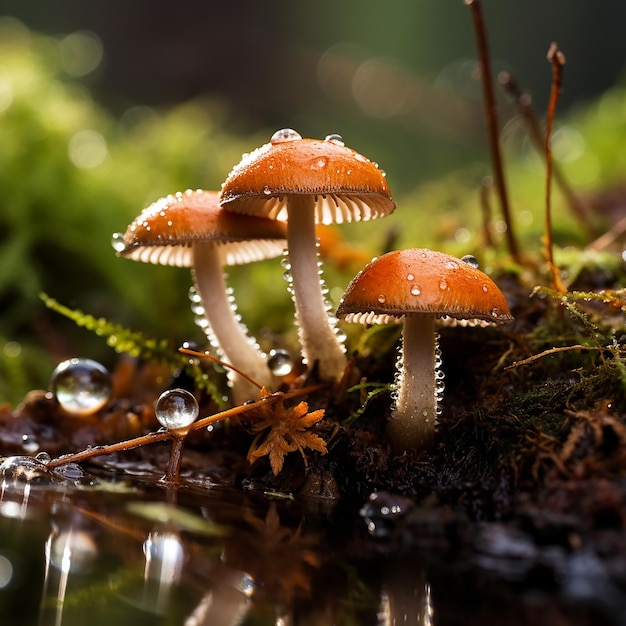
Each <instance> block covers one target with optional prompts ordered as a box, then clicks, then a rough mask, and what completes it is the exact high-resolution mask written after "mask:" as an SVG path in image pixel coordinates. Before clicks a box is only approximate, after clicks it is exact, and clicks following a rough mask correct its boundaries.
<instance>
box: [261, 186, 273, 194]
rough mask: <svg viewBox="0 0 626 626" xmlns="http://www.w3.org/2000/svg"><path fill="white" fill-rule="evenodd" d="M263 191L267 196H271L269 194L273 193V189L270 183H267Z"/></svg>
mask: <svg viewBox="0 0 626 626" xmlns="http://www.w3.org/2000/svg"><path fill="white" fill-rule="evenodd" d="M263 193H264V194H265V195H266V196H269V195H270V194H271V193H272V190H271V189H270V188H269V186H268V185H265V187H263Z"/></svg>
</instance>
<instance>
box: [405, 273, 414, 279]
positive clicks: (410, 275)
mask: <svg viewBox="0 0 626 626" xmlns="http://www.w3.org/2000/svg"><path fill="white" fill-rule="evenodd" d="M406 279H407V280H415V274H407V275H406Z"/></svg>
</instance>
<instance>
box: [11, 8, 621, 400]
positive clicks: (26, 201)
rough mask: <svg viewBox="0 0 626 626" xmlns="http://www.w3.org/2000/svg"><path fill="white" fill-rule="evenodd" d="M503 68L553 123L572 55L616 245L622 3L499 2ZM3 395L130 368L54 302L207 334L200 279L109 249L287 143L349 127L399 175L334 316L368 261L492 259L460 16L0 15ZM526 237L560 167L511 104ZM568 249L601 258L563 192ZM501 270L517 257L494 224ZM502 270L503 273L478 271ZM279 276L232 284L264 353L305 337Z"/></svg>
mask: <svg viewBox="0 0 626 626" xmlns="http://www.w3.org/2000/svg"><path fill="white" fill-rule="evenodd" d="M483 9H484V13H485V18H486V21H487V27H488V31H489V38H490V43H491V52H492V57H493V65H494V71H496V72H498V71H500V70H503V69H506V70H508V71H511V72H512V73H513V74H514V75H515V76H516V78H517V79H518V81H519V82H520V84H521V85H522V86H524V87H525V88H528V89H529V90H530V92H531V93H532V94H533V96H534V100H535V103H536V108H537V112H538V115H539V116H540V117H541V116H542V114H543V111H544V110H545V107H546V102H547V97H548V93H549V88H550V66H549V64H548V63H547V62H546V59H545V55H546V51H547V49H548V46H549V44H550V42H551V41H553V40H556V41H558V43H559V45H560V47H561V48H562V49H563V50H564V52H565V54H566V56H567V65H566V67H565V89H564V91H563V93H562V96H561V101H560V103H559V119H558V120H557V123H556V133H555V139H554V150H555V157H556V158H557V160H558V162H559V163H560V165H561V166H562V167H563V168H564V171H565V172H566V173H567V176H568V178H569V179H570V180H571V181H572V184H573V186H574V187H575V188H576V189H577V190H578V192H579V193H580V194H581V195H582V196H583V197H584V198H585V200H586V201H587V202H588V204H589V205H590V206H591V208H592V210H593V211H594V214H593V220H594V222H595V223H596V224H597V227H598V228H599V229H600V230H601V229H605V228H609V227H610V226H611V224H614V223H615V222H617V221H618V220H619V218H620V217H622V216H623V215H624V214H625V213H626V211H625V209H624V195H625V194H624V193H623V191H622V189H623V188H622V182H623V179H624V172H625V171H626V164H625V162H624V161H625V160H626V156H624V152H625V151H624V150H623V145H624V139H625V134H626V97H625V95H624V91H623V88H622V86H621V85H622V82H623V81H622V78H623V76H622V73H623V69H624V62H625V60H626V49H624V46H623V39H624V29H625V28H626V26H625V25H626V5H625V4H624V3H623V2H620V1H618V0H615V1H609V0H604V1H603V2H602V1H601V2H597V3H594V4H593V7H592V6H591V5H590V3H584V2H568V1H565V0H553V1H552V2H550V3H544V2H540V1H539V0H532V1H529V2H524V3H521V2H515V1H513V0H506V1H505V0H491V1H489V0H484V1H483ZM0 15H5V16H6V17H3V18H2V19H0V401H7V402H10V403H13V404H14V403H16V402H18V401H19V400H20V399H21V397H22V396H23V395H24V393H25V392H26V391H27V390H28V389H30V388H32V387H33V386H43V387H45V386H46V384H47V378H48V376H49V373H50V371H51V370H52V368H53V367H54V365H55V364H56V362H57V361H58V360H59V359H62V358H67V357H69V356H88V357H92V358H97V359H99V360H101V361H102V362H104V363H105V364H110V363H112V362H113V360H114V354H113V353H112V350H111V349H110V348H107V346H106V345H103V342H102V341H101V340H99V339H98V338H97V337H92V336H91V335H90V334H89V333H88V332H87V331H84V330H82V329H79V328H76V327H74V326H73V324H72V323H71V322H67V321H65V320H63V319H61V318H60V317H59V316H58V315H56V314H54V313H51V312H49V311H47V310H46V309H45V308H44V307H43V305H42V304H41V302H40V300H39V293H40V292H42V291H45V292H46V293H48V294H49V295H50V296H52V297H54V298H56V299H58V300H59V301H61V302H62V303H63V304H66V305H69V306H72V307H77V308H80V309H82V310H84V311H86V312H88V313H90V314H92V315H96V316H104V317H107V318H108V319H111V320H112V321H117V322H120V323H123V324H126V325H128V326H129V327H132V328H134V329H138V330H143V331H144V332H146V333H147V334H149V335H155V336H158V337H166V338H170V339H171V340H172V342H173V344H174V345H175V344H177V343H179V342H181V341H182V340H185V339H195V340H200V339H201V335H200V331H199V330H198V329H197V328H196V327H195V326H194V324H193V316H192V315H191V313H190V312H189V302H188V299H187V290H188V288H189V285H190V279H189V272H188V271H187V270H185V269H176V268H167V267H165V268H164V267H152V266H150V267H148V266H144V265H142V264H138V263H133V262H130V261H127V260H123V259H118V258H116V257H115V255H114V253H113V250H112V248H111V245H110V241H111V235H112V234H113V233H114V232H116V231H123V230H124V229H125V228H126V226H127V224H128V223H129V222H130V221H132V219H133V218H134V217H135V216H136V215H137V214H138V213H139V212H140V211H141V210H142V208H144V207H145V206H147V205H148V204H149V203H151V202H152V201H154V200H156V199H157V198H159V197H160V196H163V195H165V194H168V193H171V192H174V191H178V190H183V189H186V188H206V189H218V188H219V185H220V183H221V181H222V180H223V179H224V178H225V176H226V175H227V174H228V172H229V170H230V168H231V167H232V165H233V164H235V163H236V162H237V161H238V160H239V158H240V156H241V154H242V153H243V152H246V151H249V150H251V149H253V148H255V147H257V146H258V145H260V144H262V143H265V142H266V141H267V140H268V139H269V137H270V136H271V134H272V133H273V132H274V131H275V130H277V129H278V128H283V127H293V128H295V129H296V130H298V131H299V132H300V133H301V134H302V135H304V136H311V137H324V136H325V135H327V134H330V133H340V134H341V135H342V136H343V137H344V139H345V141H346V143H347V145H349V146H350V147H352V148H355V149H356V150H358V151H360V152H362V153H363V154H365V155H366V156H368V157H370V158H371V159H372V160H375V161H377V162H378V163H379V164H380V166H381V167H382V168H383V169H384V170H385V171H386V172H387V176H388V180H389V183H390V187H391V189H392V192H393V194H394V197H395V198H396V200H397V202H398V206H399V208H398V210H397V211H396V213H395V214H394V215H393V216H391V217H389V218H386V219H385V220H384V222H381V223H380V224H379V225H371V224H367V223H363V224H356V225H345V226H342V227H341V228H340V229H339V230H340V232H341V235H342V236H343V237H345V239H346V240H347V243H346V244H345V247H346V257H345V258H347V259H348V260H347V261H345V259H344V261H342V262H339V261H338V260H337V258H333V256H332V255H331V258H330V259H328V262H327V264H326V277H327V282H328V284H329V286H330V287H331V297H332V299H333V300H334V301H336V300H337V299H338V298H339V296H340V295H341V293H342V291H343V288H345V286H346V284H347V282H348V281H349V279H350V277H351V276H352V275H353V274H354V272H355V271H356V270H357V269H358V267H359V264H360V263H361V262H362V261H361V260H362V258H366V257H367V256H368V255H370V254H371V255H373V254H377V253H379V252H381V251H382V250H383V248H384V247H385V246H387V245H390V243H391V245H393V247H407V246H422V245H429V246H436V247H439V248H440V249H444V250H446V251H448V252H451V253H453V254H459V255H461V254H465V253H468V252H473V253H475V254H477V255H479V256H480V255H485V254H486V253H485V250H484V241H483V239H482V234H481V230H480V220H481V214H480V202H479V193H478V188H479V185H480V182H481V180H482V178H483V177H484V176H485V174H487V173H489V171H490V170H489V155H488V152H487V149H486V139H485V133H484V122H483V117H484V113H483V109H482V102H481V87H480V83H479V82H478V81H477V79H476V63H475V56H476V55H475V43H474V39H473V31H472V25H471V19H470V14H469V10H468V8H467V7H466V6H464V4H463V2H462V0H412V1H397V2H391V3H388V4H387V5H384V6H383V5H382V4H381V3H380V2H372V1H370V0H358V1H357V0H351V1H348V2H346V1H344V2H341V3H337V2H332V3H331V2H329V1H319V2H316V3H306V2H302V3H294V2H286V1H281V2H266V3H259V2H252V1H251V0H248V1H246V2H240V3H209V2H200V1H197V2H191V1H182V2H177V3H176V4H175V5H172V4H171V3H165V2H161V1H149V0H137V1H134V2H122V1H121V0H110V1H108V2H84V0H83V1H82V2H78V1H73V0H64V1H61V2H55V3H46V2H43V1H38V2H29V3H23V2H19V1H17V0H15V1H10V0H2V1H0ZM499 99H500V107H501V110H500V113H501V124H502V128H503V130H502V140H503V145H504V147H505V152H506V156H507V177H508V179H509V184H510V188H511V200H512V205H513V208H514V211H515V221H516V223H517V225H518V228H519V229H520V230H521V232H522V236H523V240H524V245H525V246H526V248H527V249H528V251H529V252H530V253H531V254H539V250H540V242H539V238H540V236H541V234H542V232H543V231H542V229H543V222H542V219H543V217H542V212H543V195H544V191H543V190H544V186H545V183H544V179H543V166H542V161H541V158H540V157H539V156H537V155H536V153H535V151H534V150H533V148H532V146H531V142H530V141H529V139H528V136H527V133H526V132H525V128H524V125H523V123H521V121H520V119H519V117H518V116H517V114H516V111H515V107H514V106H513V105H512V103H511V102H509V101H508V99H507V98H506V97H505V96H504V94H499ZM555 223H556V224H555V229H556V238H557V243H558V244H559V245H560V246H562V247H566V246H569V245H575V246H578V247H581V246H582V245H584V244H585V243H587V242H588V239H586V238H585V235H584V234H583V233H582V232H581V230H580V227H579V225H578V224H577V223H576V221H575V220H573V219H572V217H571V214H570V213H569V212H568V211H567V210H566V208H565V207H564V204H563V202H562V198H561V197H560V196H559V195H558V193H555ZM493 226H494V237H495V240H496V246H495V252H494V254H496V255H497V254H498V253H503V252H504V248H503V245H502V242H501V238H502V233H501V231H502V223H501V221H500V222H498V221H497V215H496V216H495V217H494V224H493ZM481 260H483V261H484V262H492V261H493V257H489V256H487V257H486V258H484V259H481ZM280 272H282V270H281V269H280V266H279V265H278V264H277V262H266V263H263V264H260V266H259V267H254V268H237V269H233V270H232V271H231V272H230V275H231V281H232V284H233V285H234V287H235V290H236V297H237V301H238V303H239V308H240V311H241V313H242V314H243V316H244V319H245V321H246V322H247V323H248V325H249V327H250V328H251V330H252V332H253V333H254V334H255V335H258V336H260V337H261V338H262V339H263V341H265V342H266V344H267V346H269V345H272V342H280V339H277V337H278V336H282V335H286V336H287V338H288V339H287V341H289V337H290V335H292V322H291V316H292V307H291V303H290V301H289V298H288V296H287V294H286V290H285V284H284V283H283V281H282V280H276V277H277V275H280Z"/></svg>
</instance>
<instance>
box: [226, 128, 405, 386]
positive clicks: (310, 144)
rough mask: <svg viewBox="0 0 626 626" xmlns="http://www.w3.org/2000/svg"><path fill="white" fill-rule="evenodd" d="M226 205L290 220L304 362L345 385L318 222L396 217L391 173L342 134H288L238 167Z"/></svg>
mask: <svg viewBox="0 0 626 626" xmlns="http://www.w3.org/2000/svg"><path fill="white" fill-rule="evenodd" d="M221 205H222V206H223V207H224V208H225V209H227V210H228V211H236V212H238V213H247V214H250V215H258V216H263V217H267V218H272V219H275V220H280V221H286V222H287V248H288V255H289V258H288V268H289V271H290V274H291V280H292V284H291V292H292V296H293V300H294V304H295V308H296V319H297V323H298V327H299V328H298V331H299V339H300V345H301V347H302V352H303V358H304V361H305V362H306V363H307V364H308V365H309V367H313V365H314V364H315V362H316V361H317V363H318V374H319V377H320V378H321V379H322V380H339V379H340V378H341V376H342V374H343V371H344V369H345V364H346V357H345V348H344V345H343V339H341V338H339V337H338V334H337V329H336V323H337V319H336V318H335V317H334V316H331V315H330V313H329V312H330V305H329V304H328V303H327V302H326V300H325V297H324V292H323V289H324V287H323V283H322V282H321V280H320V274H321V271H320V262H319V259H318V254H317V247H316V246H317V242H316V234H315V224H316V223H321V224H330V223H333V222H336V223H341V222H352V221H360V220H369V219H374V218H377V217H383V216H385V215H387V214H389V213H391V212H392V211H393V210H394V209H395V203H394V202H393V200H392V199H391V196H390V194H389V188H388V186H387V182H386V180H385V174H384V172H382V171H381V170H380V169H378V166H377V165H376V164H375V163H372V162H371V161H370V160H369V159H367V158H365V157H364V156H362V155H361V154H359V153H358V152H355V151H354V150H351V149H350V148H346V147H345V145H344V143H343V140H342V139H341V137H340V136H339V135H329V136H328V137H326V139H325V140H323V141H322V140H316V139H303V138H302V137H301V136H300V135H299V134H298V133H297V132H296V131H294V130H291V129H283V130H279V131H278V132H276V133H275V134H274V135H273V137H272V138H271V140H270V143H267V144H265V145H263V146H261V147H260V148H257V149H256V150H254V152H251V153H250V154H248V155H244V157H243V158H242V160H241V162H240V163H239V164H238V165H236V166H235V167H234V168H233V170H232V171H231V173H230V174H229V175H228V177H227V179H226V181H225V182H224V184H223V185H222V192H221Z"/></svg>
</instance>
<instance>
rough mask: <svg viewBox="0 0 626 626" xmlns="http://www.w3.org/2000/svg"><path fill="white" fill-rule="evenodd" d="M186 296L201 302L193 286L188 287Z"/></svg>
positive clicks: (192, 300)
mask: <svg viewBox="0 0 626 626" xmlns="http://www.w3.org/2000/svg"><path fill="white" fill-rule="evenodd" d="M188 298H189V300H190V301H191V302H194V303H198V302H202V296H201V295H200V294H199V293H198V291H197V290H196V288H195V287H189V293H188Z"/></svg>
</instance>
